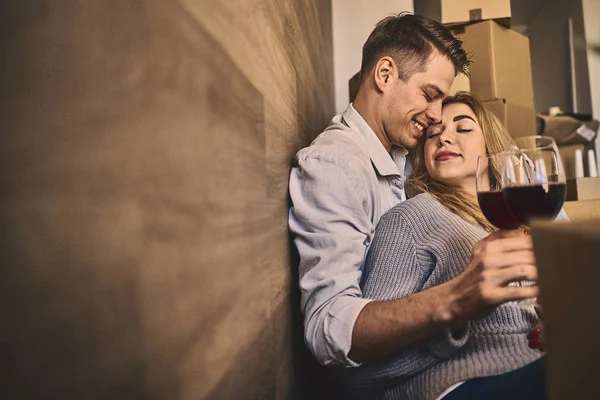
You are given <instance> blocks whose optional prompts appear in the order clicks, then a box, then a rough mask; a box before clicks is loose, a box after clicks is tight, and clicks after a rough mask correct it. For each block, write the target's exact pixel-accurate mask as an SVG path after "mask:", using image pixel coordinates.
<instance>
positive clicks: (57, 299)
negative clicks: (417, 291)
mask: <svg viewBox="0 0 600 400" xmlns="http://www.w3.org/2000/svg"><path fill="white" fill-rule="evenodd" d="M0 51H1V52H2V63H1V64H0V121H1V125H0V126H1V128H0V140H1V142H0V165H1V170H0V226H1V231H0V232H1V235H0V252H1V253H0V260H1V261H0V263H1V268H0V271H1V279H0V281H1V282H2V283H1V287H0V296H1V297H0V304H1V307H2V312H1V314H0V315H2V322H1V324H0V334H1V343H2V347H3V349H2V350H3V357H2V363H3V364H4V365H3V368H2V378H1V380H2V383H1V386H0V390H1V393H0V397H2V398H6V399H142V398H143V399H238V398H239V399H286V398H297V397H299V396H300V394H301V393H302V392H301V391H300V389H299V388H298V387H299V386H300V385H304V384H306V383H307V379H308V378H307V376H306V375H307V373H308V372H307V371H310V370H311V367H312V365H311V363H310V362H311V360H310V359H309V358H307V357H306V354H305V351H304V349H303V348H302V343H301V338H299V336H298V331H297V330H296V329H297V327H298V322H299V321H298V316H297V315H296V312H295V311H296V308H297V301H298V298H297V293H295V291H294V290H293V287H294V274H293V272H292V271H293V269H292V270H290V251H289V242H288V233H287V219H286V218H287V206H288V204H287V202H288V200H287V180H288V171H289V165H290V160H291V158H292V155H293V153H294V152H295V151H297V150H298V149H299V148H300V147H302V146H304V145H306V144H308V143H309V142H310V141H311V139H312V138H313V137H314V136H315V135H316V134H318V133H319V131H320V130H321V129H322V128H323V127H324V126H326V124H327V122H328V120H329V119H330V118H331V116H332V115H333V77H332V74H333V72H332V71H333V68H332V38H331V2H330V1H329V0H242V1H231V0H179V1H175V0H170V1H169V0H87V1H78V0H46V1H43V2H39V1H33V0H3V1H2V4H1V5H0ZM308 387H310V385H308ZM309 397H310V396H309Z"/></svg>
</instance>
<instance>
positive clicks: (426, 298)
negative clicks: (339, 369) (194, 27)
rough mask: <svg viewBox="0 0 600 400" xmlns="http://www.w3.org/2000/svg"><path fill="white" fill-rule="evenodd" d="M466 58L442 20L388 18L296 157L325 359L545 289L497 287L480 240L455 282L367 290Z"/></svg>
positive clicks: (400, 343) (308, 287)
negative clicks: (382, 240)
mask: <svg viewBox="0 0 600 400" xmlns="http://www.w3.org/2000/svg"><path fill="white" fill-rule="evenodd" d="M468 64H469V61H468V58H467V55H466V53H465V51H464V50H463V49H462V47H461V42H460V41H459V40H457V39H455V38H454V37H453V36H452V34H451V33H450V32H449V31H448V30H447V29H445V28H444V27H443V26H441V25H440V24H439V23H437V22H435V21H433V20H430V19H428V18H425V17H420V16H415V15H410V14H400V15H397V16H390V17H388V18H385V19H384V20H382V21H380V22H379V23H378V24H377V26H376V27H375V29H374V30H373V32H372V33H371V35H370V36H369V38H368V39H367V41H366V43H365V45H364V47H363V60H362V66H361V75H362V81H361V84H360V88H359V91H358V94H357V96H356V99H355V101H354V103H353V104H350V105H349V106H348V108H347V109H346V111H345V112H344V113H343V114H341V115H338V116H336V117H334V118H333V120H332V122H331V124H330V126H329V127H328V128H327V129H326V130H325V131H324V132H323V133H322V134H320V135H319V137H317V139H315V141H314V142H313V143H312V144H311V146H309V147H307V148H305V149H302V150H301V151H300V152H299V153H298V154H297V156H296V166H295V167H294V168H293V169H292V172H291V176H290V195H291V199H292V208H291V209H290V218H289V226H290V231H291V232H292V235H293V237H294V243H295V245H296V247H297V249H298V252H299V254H300V287H301V291H302V302H301V307H302V311H303V313H304V322H305V341H306V344H307V346H308V347H309V349H310V350H311V352H312V353H313V354H314V356H315V357H316V359H317V360H318V361H319V362H320V363H322V364H324V365H340V366H347V367H355V366H358V365H360V363H362V362H365V361H371V360H375V359H379V358H382V357H386V356H389V355H392V354H394V353H396V352H398V351H400V350H401V349H402V348H404V347H405V346H408V345H410V344H412V343H415V342H417V341H419V340H422V339H424V338H427V337H429V336H432V335H434V334H436V333H438V332H440V331H442V330H444V329H451V330H452V332H454V331H455V330H456V329H459V328H460V327H461V326H462V324H464V321H466V320H469V319H473V318H480V317H481V316H484V315H486V314H489V313H490V312H491V311H492V310H493V309H494V308H495V307H496V306H497V305H498V304H501V303H503V302H505V301H508V300H513V299H517V298H526V297H530V296H535V295H537V292H536V290H537V289H535V288H532V287H530V288H513V289H510V290H506V289H503V290H504V291H502V292H500V291H498V290H496V289H499V288H498V287H494V286H493V283H490V282H489V281H488V280H486V279H485V278H486V275H485V274H486V272H485V269H486V268H487V266H489V265H492V264H493V263H492V262H491V261H490V260H493V258H494V250H495V249H494V243H493V242H492V240H490V241H489V242H488V243H487V244H486V243H485V240H484V243H482V244H481V246H479V247H478V250H477V251H476V252H475V253H474V256H473V260H472V262H471V264H470V268H467V269H466V270H465V273H463V274H462V275H461V277H459V278H460V279H457V280H456V283H455V284H453V285H446V286H443V287H439V288H432V289H430V290H428V291H426V292H421V293H417V294H415V295H411V296H408V297H406V298H402V299H397V300H393V301H377V302H375V301H370V300H369V299H364V298H362V293H361V290H360V287H359V281H360V276H361V265H362V263H363V261H364V257H365V253H366V250H367V248H368V246H369V243H370V242H371V241H372V239H373V234H374V231H375V226H376V225H377V223H378V221H379V219H380V217H381V215H382V214H383V213H385V212H386V211H388V210H389V209H390V208H391V207H393V206H394V205H396V204H398V203H399V202H400V201H402V200H404V199H405V193H404V187H403V186H404V176H403V171H404V167H405V162H406V161H405V155H406V153H407V150H406V149H408V148H412V147H414V146H415V145H416V142H417V139H418V138H419V137H420V136H421V135H422V134H423V131H424V130H425V129H426V128H427V126H428V125H430V124H433V123H438V122H439V121H440V117H441V105H442V100H443V99H444V98H445V97H447V95H448V94H449V91H450V86H451V85H452V82H453V80H454V77H455V76H456V75H457V74H458V73H466V72H467V69H468ZM492 239H493V238H492ZM519 240H520V239H519ZM524 240H525V239H524ZM523 246H524V247H525V248H527V246H530V242H528V243H525V244H523Z"/></svg>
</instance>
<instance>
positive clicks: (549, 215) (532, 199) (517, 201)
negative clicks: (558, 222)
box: [486, 182, 567, 224]
mask: <svg viewBox="0 0 600 400" xmlns="http://www.w3.org/2000/svg"><path fill="white" fill-rule="evenodd" d="M566 193H567V186H566V185H565V184H564V183H562V182H557V183H549V184H547V185H524V186H508V187H505V188H504V190H503V194H504V201H505V203H506V204H507V205H508V207H509V209H510V211H511V212H512V215H513V216H514V218H515V219H516V220H517V221H519V223H520V224H529V221H530V219H531V218H536V217H537V218H545V219H554V217H556V216H557V215H558V213H559V212H560V210H561V208H562V206H563V203H564V202H565V196H566ZM486 217H487V215H486ZM490 222H491V221H490Z"/></svg>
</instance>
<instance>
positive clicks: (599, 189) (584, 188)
mask: <svg viewBox="0 0 600 400" xmlns="http://www.w3.org/2000/svg"><path fill="white" fill-rule="evenodd" d="M593 199H600V177H595V178H590V177H588V178H569V179H567V201H572V200H593ZM598 262H599V264H600V260H598Z"/></svg>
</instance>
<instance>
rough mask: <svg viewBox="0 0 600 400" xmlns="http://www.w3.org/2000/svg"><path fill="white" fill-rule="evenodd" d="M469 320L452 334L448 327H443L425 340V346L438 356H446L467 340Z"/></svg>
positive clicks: (469, 327) (469, 329)
mask: <svg viewBox="0 0 600 400" xmlns="http://www.w3.org/2000/svg"><path fill="white" fill-rule="evenodd" d="M470 332H471V325H470V322H468V321H467V323H466V324H465V325H464V326H463V327H461V328H460V329H459V330H458V331H457V332H455V333H454V334H452V331H451V330H450V328H446V329H444V330H443V331H442V332H440V333H438V334H437V335H435V336H434V337H432V338H431V339H429V340H428V341H427V347H429V350H431V352H432V353H433V354H434V355H435V356H436V357H438V358H448V357H450V356H451V355H453V354H454V353H456V352H457V351H458V350H459V349H460V348H462V347H463V346H464V345H465V344H466V343H467V340H469V333H470Z"/></svg>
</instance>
